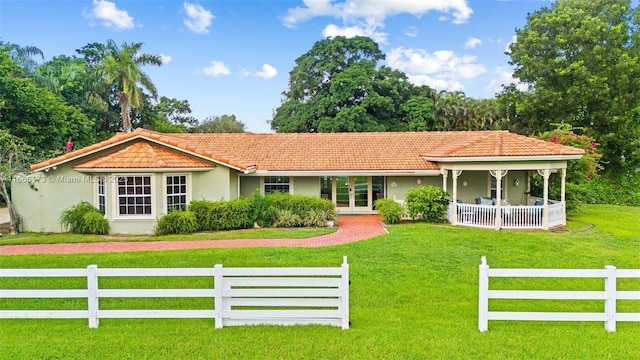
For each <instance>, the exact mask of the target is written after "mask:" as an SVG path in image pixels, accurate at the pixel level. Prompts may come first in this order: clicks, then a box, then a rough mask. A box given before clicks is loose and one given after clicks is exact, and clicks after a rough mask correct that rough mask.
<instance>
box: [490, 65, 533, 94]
mask: <svg viewBox="0 0 640 360" xmlns="http://www.w3.org/2000/svg"><path fill="white" fill-rule="evenodd" d="M509 84H515V85H516V88H517V89H518V90H521V91H525V90H527V85H526V84H523V83H521V82H520V81H519V80H518V79H515V78H514V77H513V72H512V71H510V70H509V69H506V68H504V67H497V68H496V70H495V77H494V78H493V79H491V82H490V83H489V85H487V86H485V88H484V92H485V93H487V94H491V95H493V94H495V93H499V92H501V91H502V86H503V85H505V86H506V85H509Z"/></svg>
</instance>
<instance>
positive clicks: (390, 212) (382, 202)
mask: <svg viewBox="0 0 640 360" xmlns="http://www.w3.org/2000/svg"><path fill="white" fill-rule="evenodd" d="M375 208H376V210H378V214H380V216H382V219H383V220H384V222H385V223H387V224H397V223H399V222H400V220H402V216H403V215H404V207H403V206H402V205H400V204H398V203H397V202H396V201H395V200H393V199H379V200H376V204H375Z"/></svg>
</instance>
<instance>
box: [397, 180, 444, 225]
mask: <svg viewBox="0 0 640 360" xmlns="http://www.w3.org/2000/svg"><path fill="white" fill-rule="evenodd" d="M448 196H449V194H448V193H446V192H445V191H443V190H442V189H440V188H437V187H434V186H427V187H424V186H419V187H417V188H411V189H409V191H407V196H406V198H405V200H406V204H407V211H408V212H409V216H411V218H413V219H415V218H416V216H417V215H422V218H423V219H424V220H426V221H429V222H434V223H441V222H444V221H445V219H446V216H447V209H448V205H449V199H448Z"/></svg>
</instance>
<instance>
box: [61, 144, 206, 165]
mask: <svg viewBox="0 0 640 360" xmlns="http://www.w3.org/2000/svg"><path fill="white" fill-rule="evenodd" d="M212 167H215V165H214V164H212V163H211V162H209V161H205V160H202V159H199V158H196V157H193V156H191V155H188V154H186V153H184V152H180V151H177V150H173V149H169V148H167V147H165V146H162V145H157V144H155V143H150V142H147V141H144V140H138V141H135V142H134V143H132V144H131V145H129V146H127V147H125V148H122V149H120V150H118V151H116V152H113V153H109V154H107V155H104V156H101V157H98V158H95V159H92V160H89V161H85V162H83V163H80V164H77V165H74V166H73V168H74V169H144V168H149V169H158V168H212Z"/></svg>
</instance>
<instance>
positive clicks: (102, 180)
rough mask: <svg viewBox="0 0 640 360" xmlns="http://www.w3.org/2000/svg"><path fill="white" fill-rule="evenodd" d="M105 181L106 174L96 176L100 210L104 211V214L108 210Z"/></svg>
mask: <svg viewBox="0 0 640 360" xmlns="http://www.w3.org/2000/svg"><path fill="white" fill-rule="evenodd" d="M104 183H105V177H104V176H98V177H97V178H96V184H97V187H98V210H100V212H101V213H102V215H104V214H105V212H106V210H107V205H106V204H107V197H106V194H105V188H104Z"/></svg>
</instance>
